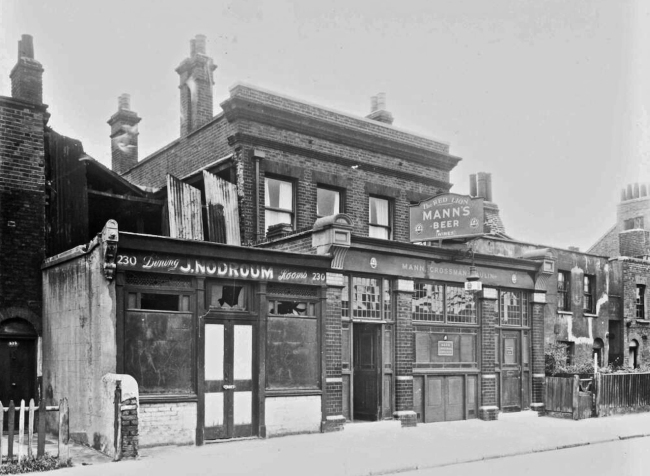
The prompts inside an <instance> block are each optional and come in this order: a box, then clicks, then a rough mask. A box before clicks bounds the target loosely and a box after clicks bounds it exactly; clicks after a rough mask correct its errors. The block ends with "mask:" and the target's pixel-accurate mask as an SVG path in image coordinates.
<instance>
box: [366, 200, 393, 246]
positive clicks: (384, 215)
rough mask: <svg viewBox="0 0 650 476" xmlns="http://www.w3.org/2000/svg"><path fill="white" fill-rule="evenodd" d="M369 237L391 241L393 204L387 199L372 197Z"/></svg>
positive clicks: (370, 202)
mask: <svg viewBox="0 0 650 476" xmlns="http://www.w3.org/2000/svg"><path fill="white" fill-rule="evenodd" d="M369 208H370V209H369V213H368V216H369V220H368V236H370V237H371V238H382V239H384V240H390V239H391V238H392V230H391V203H390V201H389V200H388V199H386V198H380V197H372V196H371V197H370V199H369Z"/></svg>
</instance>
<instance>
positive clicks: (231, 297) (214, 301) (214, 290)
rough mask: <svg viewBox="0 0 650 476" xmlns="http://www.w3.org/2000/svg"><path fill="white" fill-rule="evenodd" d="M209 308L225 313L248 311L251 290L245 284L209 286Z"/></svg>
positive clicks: (211, 284)
mask: <svg viewBox="0 0 650 476" xmlns="http://www.w3.org/2000/svg"><path fill="white" fill-rule="evenodd" d="M207 287H208V292H207V299H208V307H210V308H211V309H220V310H224V311H246V310H247V309H248V304H247V301H248V295H249V288H248V286H247V285H245V284H224V283H209V284H208V286H207Z"/></svg>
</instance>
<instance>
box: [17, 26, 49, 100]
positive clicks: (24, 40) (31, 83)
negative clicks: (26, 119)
mask: <svg viewBox="0 0 650 476" xmlns="http://www.w3.org/2000/svg"><path fill="white" fill-rule="evenodd" d="M43 71H44V70H43V66H42V65H41V63H39V62H38V61H36V60H35V59H34V40H33V38H32V36H31V35H22V37H21V39H20V40H18V61H17V62H16V65H15V66H14V68H13V69H12V70H11V74H10V75H9V76H10V77H11V95H12V97H14V98H16V99H23V100H25V101H29V102H31V103H34V104H43Z"/></svg>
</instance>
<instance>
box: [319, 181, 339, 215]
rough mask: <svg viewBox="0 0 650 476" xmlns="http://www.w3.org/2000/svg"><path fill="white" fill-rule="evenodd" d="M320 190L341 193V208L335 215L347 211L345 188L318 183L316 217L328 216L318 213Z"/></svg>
mask: <svg viewBox="0 0 650 476" xmlns="http://www.w3.org/2000/svg"><path fill="white" fill-rule="evenodd" d="M319 190H328V191H330V192H336V193H338V194H339V210H338V211H335V212H334V215H336V214H338V213H345V189H342V188H339V187H333V186H330V185H324V184H321V183H318V184H316V218H322V217H325V216H328V215H320V214H319V213H318V191H319Z"/></svg>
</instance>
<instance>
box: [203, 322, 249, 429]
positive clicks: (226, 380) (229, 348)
mask: <svg viewBox="0 0 650 476" xmlns="http://www.w3.org/2000/svg"><path fill="white" fill-rule="evenodd" d="M255 334H256V327H255V323H254V322H251V321H245V320H241V318H240V319H238V318H232V319H207V318H206V320H205V324H204V335H205V340H204V342H205V345H204V349H205V351H204V352H205V353H204V407H203V408H204V412H203V413H204V436H205V439H207V440H214V439H225V438H240V437H246V436H252V435H254V434H255V428H256V425H255V423H256V412H255V406H256V402H257V398H256V397H257V391H256V383H255V382H256V377H255V376H256V374H257V369H256V365H255V360H254V355H255V351H254V349H255V342H256V335H255Z"/></svg>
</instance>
